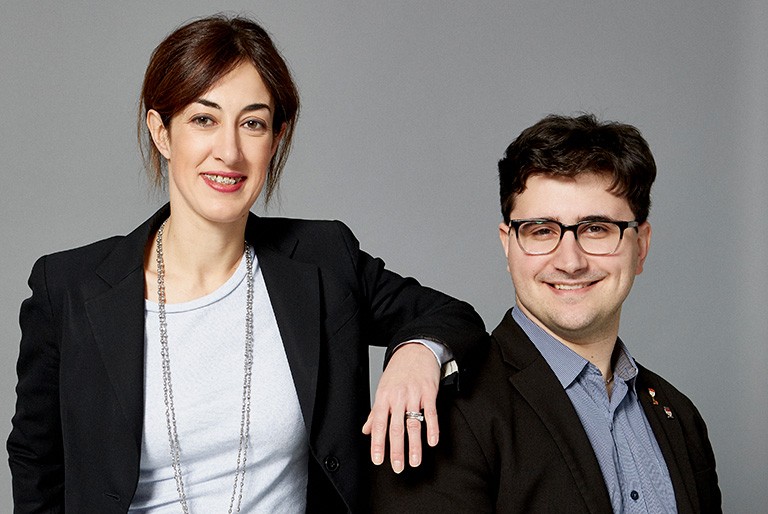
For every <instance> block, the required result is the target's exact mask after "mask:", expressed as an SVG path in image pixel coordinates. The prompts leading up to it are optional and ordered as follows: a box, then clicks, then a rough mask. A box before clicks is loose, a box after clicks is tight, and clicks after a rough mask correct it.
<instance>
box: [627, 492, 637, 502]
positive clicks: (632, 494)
mask: <svg viewBox="0 0 768 514" xmlns="http://www.w3.org/2000/svg"><path fill="white" fill-rule="evenodd" d="M629 497H630V498H632V499H633V500H635V501H637V499H638V498H640V493H638V492H637V491H632V492H631V493H629Z"/></svg>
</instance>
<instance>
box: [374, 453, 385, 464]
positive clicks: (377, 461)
mask: <svg viewBox="0 0 768 514" xmlns="http://www.w3.org/2000/svg"><path fill="white" fill-rule="evenodd" d="M382 462H384V458H383V457H382V456H381V454H380V453H374V454H373V463H374V464H376V465H377V466H378V465H379V464H381V463H382Z"/></svg>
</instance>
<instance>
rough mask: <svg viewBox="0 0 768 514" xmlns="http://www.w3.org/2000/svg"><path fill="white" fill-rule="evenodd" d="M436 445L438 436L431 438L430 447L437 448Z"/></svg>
mask: <svg viewBox="0 0 768 514" xmlns="http://www.w3.org/2000/svg"><path fill="white" fill-rule="evenodd" d="M436 444H437V436H436V435H433V436H430V438H429V445H430V446H435V445H436Z"/></svg>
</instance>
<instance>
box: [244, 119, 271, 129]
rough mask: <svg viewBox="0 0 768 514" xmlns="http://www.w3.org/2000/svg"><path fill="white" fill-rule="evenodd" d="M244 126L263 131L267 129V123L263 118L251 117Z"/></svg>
mask: <svg viewBox="0 0 768 514" xmlns="http://www.w3.org/2000/svg"><path fill="white" fill-rule="evenodd" d="M243 127H245V128H247V129H248V130H253V131H258V132H263V131H265V130H266V129H267V124H266V123H264V122H263V121H262V120H257V119H249V120H245V122H244V123H243Z"/></svg>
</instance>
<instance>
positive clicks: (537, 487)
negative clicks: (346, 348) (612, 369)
mask: <svg viewBox="0 0 768 514" xmlns="http://www.w3.org/2000/svg"><path fill="white" fill-rule="evenodd" d="M477 370H478V373H479V374H478V375H477V377H476V378H475V379H474V381H472V382H471V383H469V384H467V380H466V379H467V377H466V376H465V377H463V382H462V390H461V391H459V392H458V393H457V394H456V396H455V398H453V401H452V402H451V401H449V402H445V401H443V400H445V399H443V400H441V402H440V403H441V409H442V410H441V418H440V420H441V424H440V426H441V435H440V444H439V445H438V446H437V447H436V448H435V449H434V451H430V452H428V453H427V455H426V456H425V461H424V463H423V464H422V466H421V467H419V468H416V469H412V470H406V471H405V472H404V473H403V474H402V475H400V476H395V475H393V474H391V473H389V474H385V473H378V472H377V473H376V476H375V482H374V502H375V503H374V504H375V506H376V510H377V511H380V512H472V513H475V512H477V513H481V512H517V513H533V512H535V513H539V512H562V513H581V512H590V513H611V512H612V510H611V502H610V499H609V496H608V490H607V488H606V486H605V481H604V480H603V476H602V473H601V471H600V466H599V464H598V462H597V458H596V457H595V454H594V451H593V450H592V446H591V444H590V442H589V439H588V437H587V434H586V432H585V431H584V429H583V427H582V425H581V422H580V421H579V418H578V415H577V414H576V410H575V409H574V407H573V404H572V403H571V400H570V398H569V397H568V395H567V393H566V392H565V390H564V389H563V387H562V385H561V384H560V382H559V381H558V380H557V377H556V375H555V373H554V372H553V371H552V369H551V368H550V367H549V365H548V364H547V362H546V360H545V359H544V357H542V355H541V354H540V353H539V351H538V350H537V349H536V347H535V346H534V345H533V343H532V342H531V341H530V339H529V338H528V337H527V336H526V334H525V332H523V330H522V329H521V328H520V327H519V325H518V324H517V323H516V322H515V321H514V319H513V318H512V316H511V313H510V312H508V313H507V315H506V316H505V317H504V320H503V321H502V322H501V324H500V325H499V326H498V327H497V328H496V330H495V331H494V332H493V334H492V343H491V348H490V350H489V352H488V354H487V356H486V357H485V360H484V362H483V363H482V364H481V365H480V366H478V367H477ZM649 388H651V389H653V390H654V391H655V399H656V401H657V402H658V403H657V404H654V403H653V398H652V397H651V395H650V394H649V392H648V389H649ZM636 389H637V392H638V395H639V398H640V402H641V404H642V407H643V410H644V412H645V415H646V416H647V418H648V421H649V423H650V426H651V427H652V429H653V432H654V434H655V435H656V440H657V441H658V443H659V447H660V448H661V451H662V453H663V455H664V459H665V461H666V463H667V467H668V468H669V474H670V476H671V479H672V485H673V487H674V491H675V499H676V501H677V509H678V512H679V513H680V514H685V513H699V512H721V507H720V503H721V502H720V490H719V488H718V485H717V475H716V473H715V458H714V454H713V452H712V447H711V445H710V443H709V439H708V438H707V429H706V426H705V425H704V421H703V420H702V418H701V416H700V415H699V413H698V411H697V410H696V407H694V405H693V403H691V401H690V400H689V399H688V398H686V397H685V396H684V395H683V394H681V393H680V392H679V391H678V390H677V389H675V388H674V387H673V386H672V385H671V384H669V382H667V381H666V380H664V379H663V378H661V377H659V376H658V375H656V374H654V373H652V372H651V371H649V370H647V369H645V368H643V367H642V366H640V368H639V373H638V375H637V382H636ZM665 407H666V408H668V409H669V410H670V411H671V413H672V417H670V416H668V415H667V414H666V412H665V410H664V409H665Z"/></svg>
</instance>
